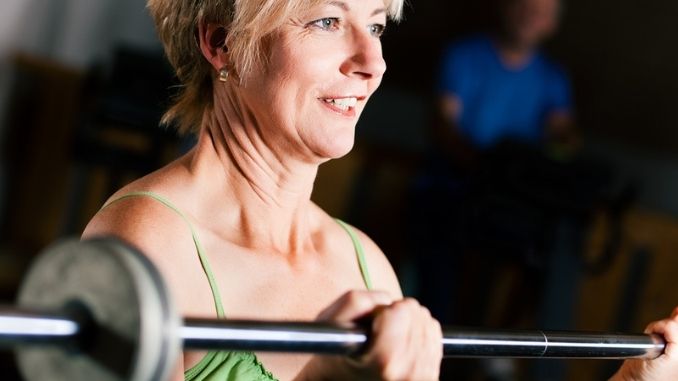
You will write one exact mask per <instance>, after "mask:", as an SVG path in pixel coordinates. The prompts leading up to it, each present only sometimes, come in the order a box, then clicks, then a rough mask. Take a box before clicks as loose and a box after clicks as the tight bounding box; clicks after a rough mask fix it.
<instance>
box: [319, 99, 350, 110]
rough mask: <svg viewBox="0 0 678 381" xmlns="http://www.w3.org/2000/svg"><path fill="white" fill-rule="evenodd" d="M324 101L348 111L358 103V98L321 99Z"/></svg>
mask: <svg viewBox="0 0 678 381" xmlns="http://www.w3.org/2000/svg"><path fill="white" fill-rule="evenodd" d="M323 100H324V101H325V102H326V103H329V104H332V105H334V106H336V107H338V108H339V109H341V110H343V111H348V109H349V108H351V107H355V106H356V105H357V104H358V98H355V97H353V98H334V99H323Z"/></svg>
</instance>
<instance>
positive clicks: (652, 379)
mask: <svg viewBox="0 0 678 381" xmlns="http://www.w3.org/2000/svg"><path fill="white" fill-rule="evenodd" d="M645 333H647V334H656V335H662V336H663V337H664V339H665V340H666V349H665V350H664V354H662V355H661V356H660V357H658V358H656V359H654V360H627V361H626V362H624V365H622V367H621V369H620V370H619V372H617V374H615V375H614V377H612V379H611V380H610V381H667V380H678V361H677V360H678V307H677V308H675V309H674V310H673V313H672V314H671V317H670V318H668V319H664V320H660V321H656V322H654V323H650V325H648V326H647V329H645Z"/></svg>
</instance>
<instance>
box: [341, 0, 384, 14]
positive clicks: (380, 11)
mask: <svg viewBox="0 0 678 381" xmlns="http://www.w3.org/2000/svg"><path fill="white" fill-rule="evenodd" d="M329 5H332V6H335V7H338V8H341V9H342V10H343V11H345V12H349V11H350V10H351V7H349V6H348V4H346V3H345V2H343V1H330V3H329ZM382 13H386V8H378V9H376V10H375V11H374V12H372V16H376V15H380V14H382Z"/></svg>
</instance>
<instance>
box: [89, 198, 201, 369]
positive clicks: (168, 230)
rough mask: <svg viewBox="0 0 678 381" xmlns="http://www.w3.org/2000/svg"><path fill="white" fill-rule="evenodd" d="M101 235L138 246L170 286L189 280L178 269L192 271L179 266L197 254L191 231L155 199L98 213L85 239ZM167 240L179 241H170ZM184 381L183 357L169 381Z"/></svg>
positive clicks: (180, 299)
mask: <svg viewBox="0 0 678 381" xmlns="http://www.w3.org/2000/svg"><path fill="white" fill-rule="evenodd" d="M158 221H162V223H158ZM101 236H114V237H117V238H119V239H122V240H124V241H126V242H128V243H130V244H132V245H134V246H136V247H137V248H138V249H139V250H141V252H142V253H144V254H145V255H146V256H147V257H149V258H150V259H151V261H153V263H154V264H155V265H156V266H157V267H158V268H159V269H160V271H161V273H162V274H163V277H164V278H165V280H166V281H167V284H168V285H170V286H171V285H173V284H182V282H184V281H185V280H183V279H182V276H181V274H180V273H179V272H178V271H176V269H181V271H183V272H187V271H188V269H190V268H192V266H189V265H184V266H182V265H181V264H180V263H179V264H177V262H181V261H182V258H184V257H189V256H182V255H180V254H181V253H193V252H194V251H195V247H194V246H193V245H192V243H191V241H190V237H191V236H190V231H189V230H188V229H187V227H186V225H185V223H184V222H183V221H181V220H180V219H179V218H178V217H177V216H176V215H175V214H174V213H173V212H172V211H170V210H169V209H167V208H165V207H163V206H162V205H160V204H159V203H157V202H155V201H153V200H150V199H143V198H139V199H129V200H125V201H123V202H119V203H116V204H114V205H111V206H110V207H108V208H106V209H105V210H103V211H101V212H100V213H98V214H97V215H96V216H94V218H93V219H92V220H91V221H90V223H89V224H88V226H87V228H86V229H85V231H84V233H83V234H82V238H83V239H88V238H93V237H101ZM163 237H177V238H176V239H171V240H167V239H164V238H163ZM182 237H185V238H182ZM189 258H190V257H189ZM195 266H196V267H197V266H199V264H195ZM184 275H185V274H184ZM173 282H177V283H173ZM205 287H207V286H205ZM170 290H171V291H173V294H174V295H173V297H174V298H175V300H177V302H178V306H179V307H181V306H183V305H186V303H185V301H184V300H183V299H186V298H185V297H182V296H181V295H177V294H178V293H177V292H176V287H175V288H172V287H171V288H170ZM189 299H190V298H189ZM183 380H184V361H183V356H179V358H177V366H176V369H175V371H174V372H172V375H171V377H170V378H169V381H183Z"/></svg>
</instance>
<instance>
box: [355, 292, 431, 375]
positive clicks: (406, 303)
mask: <svg viewBox="0 0 678 381" xmlns="http://www.w3.org/2000/svg"><path fill="white" fill-rule="evenodd" d="M441 337H442V334H441V333H440V325H439V324H438V323H437V322H436V321H435V319H433V318H432V317H431V315H430V313H429V312H428V310H427V309H426V308H424V307H422V306H421V305H419V303H418V302H417V301H415V300H414V299H405V300H402V301H398V302H395V303H393V304H392V305H391V306H389V307H387V308H385V309H384V310H383V311H381V313H380V314H379V315H378V316H377V317H376V318H375V320H374V324H373V340H374V341H373V345H372V347H371V349H370V351H369V353H368V355H367V356H366V358H365V360H366V361H367V362H371V363H372V364H373V366H374V367H375V368H376V369H377V370H378V372H379V375H380V378H381V379H385V380H418V381H419V380H422V381H424V380H437V379H438V373H439V369H440V361H441V358H442V341H441Z"/></svg>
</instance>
